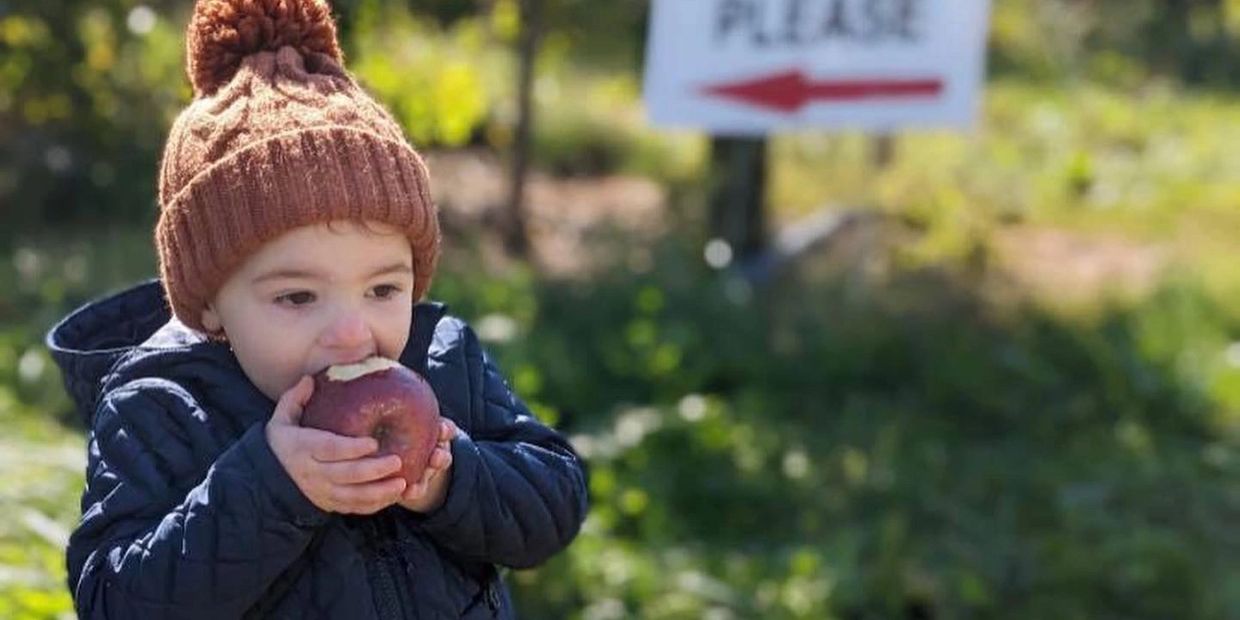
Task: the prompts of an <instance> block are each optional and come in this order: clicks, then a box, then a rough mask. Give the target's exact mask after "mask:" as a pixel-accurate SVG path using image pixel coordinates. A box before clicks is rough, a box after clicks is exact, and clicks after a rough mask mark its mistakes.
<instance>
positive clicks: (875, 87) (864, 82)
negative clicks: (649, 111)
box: [702, 69, 943, 113]
mask: <svg viewBox="0 0 1240 620" xmlns="http://www.w3.org/2000/svg"><path fill="white" fill-rule="evenodd" d="M942 91H943V81H942V80H940V79H938V78H929V79H914V80H891V79H851V80H825V81H818V82H815V81H811V80H808V79H806V77H805V74H804V73H802V72H801V71H800V70H798V69H793V70H790V71H785V72H783V73H775V74H772V75H768V76H764V77H759V78H755V79H750V80H744V81H741V82H730V83H725V84H715V85H710V86H705V87H703V88H702V93H703V94H705V95H709V96H713V97H723V98H726V99H735V100H737V101H740V102H742V103H748V104H750V105H755V106H758V107H763V108H774V109H776V110H779V111H780V112H785V113H788V112H796V111H797V110H800V109H801V108H802V107H804V106H805V104H807V103H809V102H810V101H856V100H859V99H907V98H910V97H935V96H938V95H939V93H941V92H942Z"/></svg>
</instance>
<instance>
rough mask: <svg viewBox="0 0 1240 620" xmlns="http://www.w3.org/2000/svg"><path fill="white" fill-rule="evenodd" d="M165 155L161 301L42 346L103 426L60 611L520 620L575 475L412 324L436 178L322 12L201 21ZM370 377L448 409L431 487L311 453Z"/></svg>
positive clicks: (387, 470)
mask: <svg viewBox="0 0 1240 620" xmlns="http://www.w3.org/2000/svg"><path fill="white" fill-rule="evenodd" d="M187 36H188V45H187V50H188V55H189V58H188V66H189V73H190V77H191V80H192V82H193V85H194V92H195V98H194V101H193V103H192V104H191V105H190V106H189V107H188V108H187V109H186V110H184V111H183V112H182V114H181V115H180V116H179V117H178V118H177V120H176V122H175V124H174V126H173V128H172V131H171V134H170V136H169V138H168V142H167V145H166V147H165V151H164V157H163V162H162V165H161V168H162V169H161V174H160V182H159V203H160V219H159V223H158V226H157V230H156V234H155V241H156V247H157V250H158V254H159V259H160V273H161V278H160V280H158V281H150V282H147V283H144V284H141V285H139V286H136V287H134V288H132V289H129V290H127V291H124V292H122V293H119V294H116V295H113V296H112V297H109V298H107V299H104V300H101V301H98V302H95V303H92V304H89V305H87V306H85V307H83V308H81V309H79V310H78V311H76V312H74V313H73V314H71V315H70V316H69V317H67V318H66V319H64V320H63V321H62V322H61V323H60V324H59V325H57V326H56V327H55V328H53V330H52V332H51V333H50V334H49V336H48V344H49V346H50V348H51V349H52V351H53V354H54V356H55V358H56V360H57V362H58V363H59V364H60V366H61V368H62V369H63V371H64V375H65V380H66V387H67V389H68V390H69V391H70V393H71V394H72V395H73V397H74V399H75V401H76V402H77V404H78V407H79V408H80V410H81V411H82V413H83V415H85V416H86V418H87V420H88V422H89V426H90V434H89V438H88V439H89V463H88V467H87V482H86V490H85V492H84V493H83V496H82V512H83V515H82V519H81V522H80V523H79V524H78V526H77V528H76V530H75V531H74V532H73V535H72V537H71V539H70V541H69V548H68V565H69V585H70V588H71V590H72V593H73V598H74V601H75V604H76V607H77V612H78V614H79V615H80V616H81V617H86V618H112V619H116V618H142V619H144V620H145V619H154V618H164V617H175V618H182V619H183V618H211V619H223V618H240V617H255V618H257V617H279V618H298V619H302V618H350V619H352V618H460V617H467V618H495V617H499V618H509V617H512V616H513V610H512V605H511V602H510V600H509V597H508V595H507V591H506V589H505V587H504V585H503V583H502V581H501V580H500V578H499V576H498V574H497V570H496V565H503V566H511V567H528V566H533V565H536V564H538V563H540V562H542V561H544V560H545V559H547V558H548V557H549V556H551V555H552V554H554V553H556V552H558V551H559V550H561V549H563V548H564V547H565V546H566V545H568V543H569V542H570V541H571V540H572V539H573V537H574V536H575V535H576V533H577V531H578V529H579V528H580V526H581V522H582V520H583V519H584V517H585V512H586V491H585V480H584V473H583V466H582V463H581V461H580V460H579V459H578V457H577V455H576V454H575V453H574V452H573V450H572V448H571V447H570V446H569V444H568V443H567V442H566V441H565V440H564V439H563V437H561V436H560V435H559V434H557V433H556V432H555V431H553V430H551V429H549V428H547V427H545V426H543V425H542V424H540V423H539V422H538V421H537V420H535V419H534V417H533V416H532V415H530V413H529V410H528V409H527V408H526V407H525V405H524V404H522V402H521V401H520V400H519V399H517V398H516V397H515V396H514V395H513V394H512V392H511V391H510V390H509V388H508V386H507V384H506V382H505V381H504V380H503V378H502V377H501V376H500V374H499V371H498V370H497V369H496V367H495V366H494V365H493V364H492V362H491V361H490V359H489V358H488V356H487V355H486V354H485V353H484V352H483V351H482V349H481V347H480V345H479V343H478V340H477V338H476V337H475V336H474V334H473V332H472V331H471V330H470V329H469V327H467V326H466V325H465V324H464V323H463V322H462V321H460V320H459V319H456V318H451V317H449V316H447V315H446V314H445V308H444V306H442V305H440V304H435V303H429V302H421V303H418V302H419V300H420V299H421V298H422V296H423V294H424V293H425V292H426V290H427V288H428V286H429V285H430V281H431V276H432V275H433V273H434V268H435V262H436V258H437V254H438V245H439V228H438V224H437V221H436V214H435V208H434V206H433V205H432V203H431V199H430V192H429V190H428V187H427V174H426V170H425V168H424V166H423V164H422V161H421V159H420V158H419V156H418V155H417V154H416V153H415V152H414V151H413V149H412V148H411V147H410V146H409V145H408V143H407V142H406V141H405V139H404V137H403V134H402V132H401V130H400V129H399V127H398V126H397V125H396V123H395V122H394V121H393V120H392V118H391V117H390V115H389V114H388V113H387V112H386V111H385V110H384V109H383V108H381V107H380V106H379V105H378V104H376V103H375V102H374V101H372V100H371V99H370V98H369V97H368V96H367V95H366V94H365V93H364V92H363V91H362V90H361V89H360V88H359V87H358V85H357V84H356V83H355V82H354V81H353V80H352V79H351V78H350V76H349V75H348V74H347V73H346V72H345V70H344V69H343V68H342V65H341V63H342V60H341V54H340V51H339V49H338V46H337V42H336V34H335V26H334V24H333V23H332V20H331V17H330V14H329V9H328V7H327V6H326V5H325V4H324V3H323V0H281V1H277V0H199V2H198V3H197V4H196V5H195V7H194V16H193V19H192V21H191V23H190V26H189V30H188V33H187ZM371 355H380V356H383V357H388V358H391V359H397V360H399V361H400V362H401V363H403V364H405V365H407V366H409V367H411V368H414V369H415V370H418V371H420V372H421V373H423V374H424V375H425V376H426V377H427V379H428V380H429V381H430V383H431V385H432V386H433V387H434V390H435V393H436V395H437V397H438V399H439V404H440V409H441V412H442V413H443V415H444V418H445V420H446V421H445V422H444V424H443V428H442V429H441V434H440V444H439V446H438V447H437V449H436V451H435V453H434V455H433V456H432V458H431V466H430V467H429V468H428V470H427V474H426V475H425V476H424V477H423V478H422V480H420V481H418V482H417V483H416V484H412V485H409V486H408V487H407V488H406V484H405V482H404V480H403V479H401V478H399V477H396V478H393V477H392V475H393V474H394V473H395V472H396V471H397V470H398V469H399V468H400V466H401V463H400V458H399V457H397V456H394V455H388V456H384V457H379V456H376V455H375V454H374V453H375V452H376V450H377V445H376V442H375V440H374V439H371V438H353V437H344V436H340V435H336V434H333V433H329V432H325V431H319V430H314V429H309V428H302V427H300V426H299V425H298V424H297V419H298V416H299V414H300V411H301V408H302V406H303V405H304V403H305V402H306V401H307V399H308V398H310V396H311V394H312V391H313V382H312V381H310V380H309V379H308V378H307V377H306V376H307V375H310V374H313V373H315V372H317V371H319V370H321V369H323V368H326V367H327V366H329V365H333V364H341V363H350V362H356V361H359V360H362V359H364V358H367V357H369V356H371Z"/></svg>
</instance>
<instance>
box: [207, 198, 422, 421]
mask: <svg viewBox="0 0 1240 620" xmlns="http://www.w3.org/2000/svg"><path fill="white" fill-rule="evenodd" d="M413 284H414V273H413V253H412V250H411V249H410V246H409V241H408V239H407V238H406V237H405V236H404V235H403V234H402V233H401V232H400V231H398V230H397V229H396V228H393V227H390V226H387V225H384V224H379V223H376V222H367V223H366V225H365V226H363V225H361V224H357V223H353V222H333V223H332V224H331V225H330V226H328V225H327V224H319V225H314V226H304V227H301V228H296V229H293V230H291V231H289V232H288V233H285V234H284V235H283V236H280V237H277V238H276V239H274V240H272V241H269V242H267V243H266V244H265V245H263V246H262V248H260V249H259V250H258V251H257V252H255V253H254V254H253V255H251V256H250V257H249V258H248V259H246V261H245V263H244V264H243V265H242V266H241V267H240V268H239V269H237V270H236V271H234V272H233V274H232V276H230V277H229V279H228V280H227V281H226V282H225V283H224V285H223V286H222V287H221V288H220V290H219V292H218V293H217V294H216V296H215V299H214V300H212V303H211V304H210V305H209V306H208V307H207V309H206V310H205V311H203V315H202V323H203V325H204V326H205V327H206V328H207V329H208V330H211V331H213V332H215V331H218V330H220V329H222V330H223V332H224V335H225V336H226V337H227V339H228V343H229V345H230V346H231V347H232V349H233V352H234V353H235V354H236V356H237V360H238V361H239V362H240V363H241V368H242V369H243V370H244V371H245V374H246V376H247V377H249V379H250V381H251V382H253V383H254V384H255V385H256V386H258V388H259V389H260V390H262V392H263V393H264V394H266V395H267V396H268V397H269V398H271V399H272V400H277V399H278V398H279V397H280V395H281V394H283V393H284V392H285V391H286V390H288V389H289V388H291V387H292V386H293V385H294V384H295V383H297V381H298V379H300V378H301V376H302V375H305V374H314V373H315V372H318V371H320V370H322V369H324V368H326V367H328V366H331V365H333V364H344V363H351V362H356V361H359V360H362V359H364V358H366V357H369V356H371V355H381V356H384V357H388V358H392V359H396V358H397V357H399V356H400V353H401V351H403V350H404V348H405V343H406V342H408V340H409V328H410V317H411V312H412V309H413V303H414V300H413V297H412V291H413Z"/></svg>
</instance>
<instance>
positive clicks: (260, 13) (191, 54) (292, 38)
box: [186, 0, 343, 96]
mask: <svg viewBox="0 0 1240 620" xmlns="http://www.w3.org/2000/svg"><path fill="white" fill-rule="evenodd" d="M285 46H291V47H293V48H294V49H296V50H297V51H298V52H300V53H301V54H302V56H310V55H312V54H323V55H326V56H328V57H330V58H332V59H333V60H335V61H336V62H337V63H342V62H343V58H342V54H341V52H340V44H339V42H338V41H337V40H336V25H335V23H334V22H333V21H332V18H331V10H330V8H329V7H328V6H327V3H326V2H325V1H324V0H199V1H198V2H197V3H195V5H194V15H193V17H192V18H191V19H190V23H189V29H188V32H187V36H186V52H187V58H188V65H189V66H188V73H189V79H190V81H191V82H192V83H193V85H194V94H195V95H196V96H204V95H211V94H212V93H214V92H215V91H217V90H219V88H220V87H222V86H223V85H225V84H227V83H228V81H229V80H231V79H232V77H233V76H234V75H236V73H237V70H238V68H240V66H241V61H242V60H244V59H245V58H246V57H247V56H250V55H252V54H256V53H258V52H263V51H272V52H275V51H279V50H280V48H282V47H285Z"/></svg>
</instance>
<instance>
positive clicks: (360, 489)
mask: <svg viewBox="0 0 1240 620" xmlns="http://www.w3.org/2000/svg"><path fill="white" fill-rule="evenodd" d="M404 490H405V479H404V478H389V479H387V480H380V481H378V482H367V483H364V484H348V485H336V486H334V487H333V488H332V490H331V499H332V503H333V504H334V505H335V506H336V509H335V511H336V512H343V513H351V514H370V513H373V512H375V511H378V510H381V509H383V508H385V507H387V506H390V505H392V504H393V503H395V502H396V501H397V500H398V499H400V497H401V494H402V492H403V491H404Z"/></svg>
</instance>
